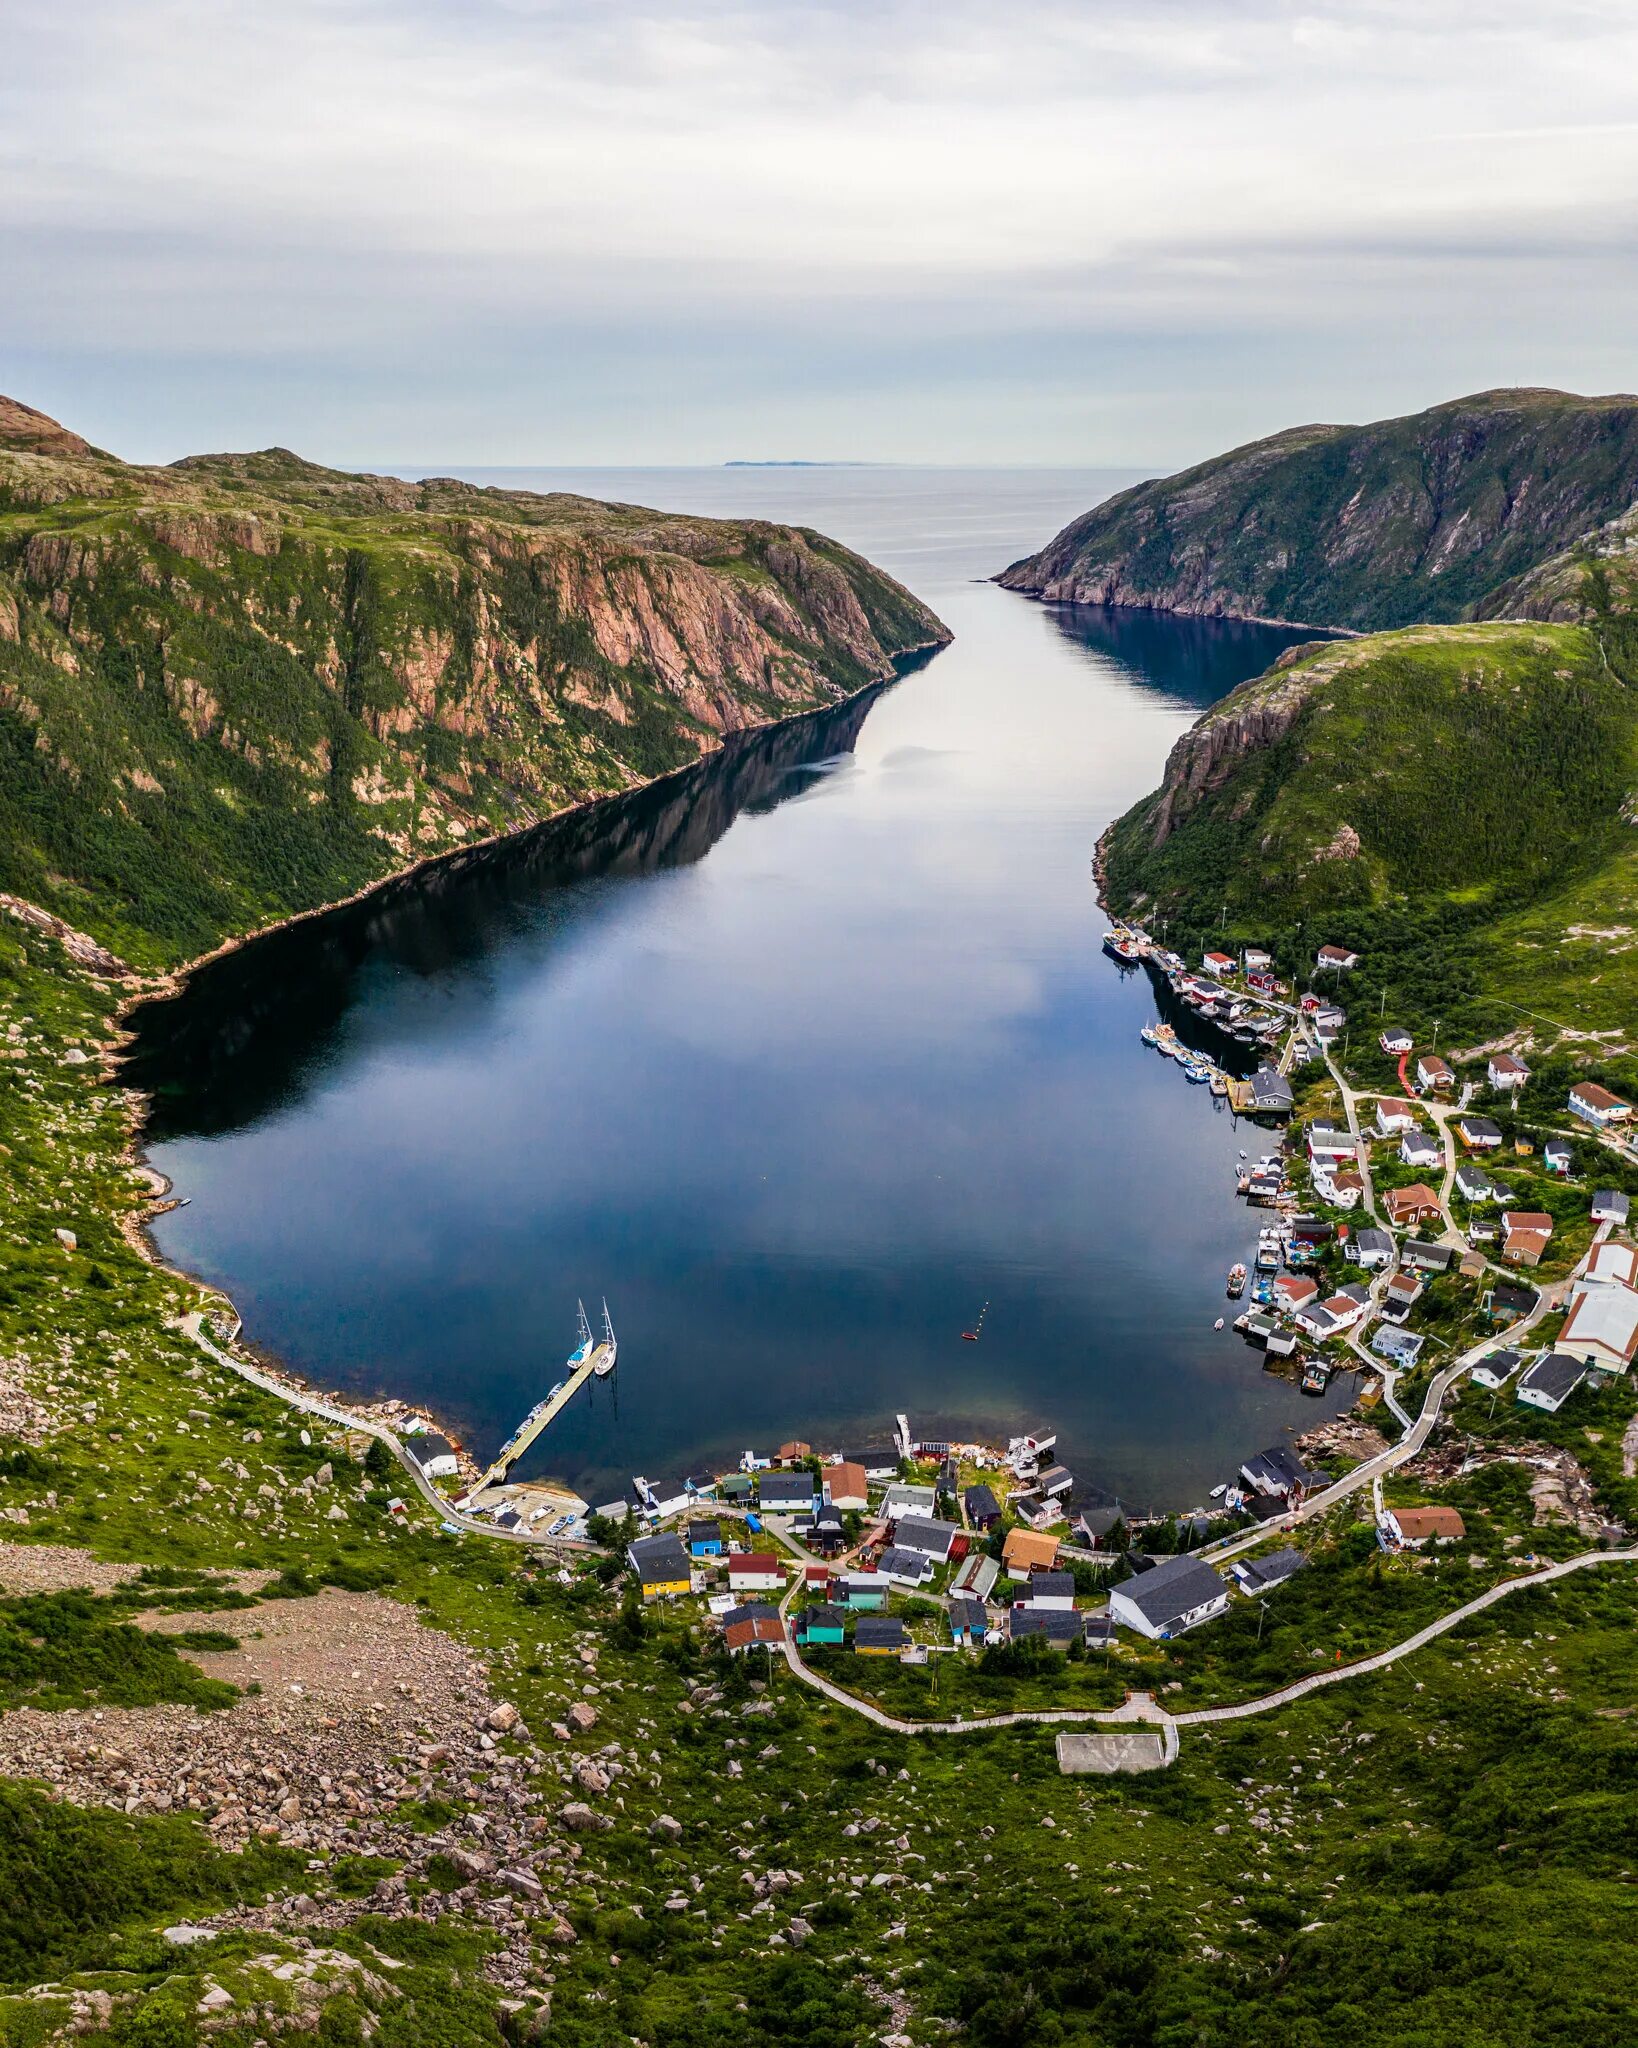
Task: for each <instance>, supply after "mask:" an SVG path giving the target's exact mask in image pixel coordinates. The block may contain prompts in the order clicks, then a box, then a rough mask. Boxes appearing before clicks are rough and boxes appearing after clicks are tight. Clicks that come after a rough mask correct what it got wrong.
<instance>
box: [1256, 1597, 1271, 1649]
mask: <svg viewBox="0 0 1638 2048" xmlns="http://www.w3.org/2000/svg"><path fill="white" fill-rule="evenodd" d="M1267 1619H1268V1602H1267V1601H1266V1600H1259V1601H1258V1602H1257V1640H1258V1642H1259V1643H1260V1642H1261V1641H1262V1639H1263V1623H1264V1622H1265V1621H1266V1620H1267Z"/></svg>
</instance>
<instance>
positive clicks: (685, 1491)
mask: <svg viewBox="0 0 1638 2048" xmlns="http://www.w3.org/2000/svg"><path fill="white" fill-rule="evenodd" d="M631 1490H632V1492H633V1493H634V1494H635V1495H636V1496H637V1506H638V1508H639V1509H640V1510H641V1512H642V1513H643V1514H645V1515H648V1516H650V1517H651V1518H652V1519H653V1520H654V1521H657V1522H664V1521H667V1520H669V1518H670V1517H671V1516H672V1515H680V1514H682V1513H683V1511H684V1510H685V1509H686V1508H687V1507H688V1506H689V1505H690V1503H691V1502H692V1501H693V1499H694V1496H695V1492H696V1488H695V1486H694V1482H693V1481H692V1480H691V1479H646V1478H644V1476H643V1475H642V1473H640V1472H639V1473H637V1474H636V1475H635V1476H634V1477H633V1479H632V1482H631ZM703 1491H704V1492H705V1493H706V1494H707V1495H709V1494H710V1493H711V1492H713V1491H714V1488H713V1487H712V1485H711V1484H710V1483H709V1482H707V1484H706V1485H705V1487H704V1488H703Z"/></svg>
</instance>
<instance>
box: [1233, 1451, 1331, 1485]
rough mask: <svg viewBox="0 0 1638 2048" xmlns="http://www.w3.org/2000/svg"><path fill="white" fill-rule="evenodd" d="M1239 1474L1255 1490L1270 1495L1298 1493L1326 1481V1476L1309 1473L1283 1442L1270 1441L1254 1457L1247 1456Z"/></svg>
mask: <svg viewBox="0 0 1638 2048" xmlns="http://www.w3.org/2000/svg"><path fill="white" fill-rule="evenodd" d="M1240 1477H1241V1478H1242V1479H1243V1480H1244V1481H1245V1482H1246V1484H1247V1486H1249V1487H1251V1488H1252V1490H1253V1491H1254V1492H1256V1493H1262V1494H1267V1495H1269V1496H1271V1497H1272V1496H1275V1495H1282V1496H1286V1495H1296V1496H1300V1495H1302V1494H1303V1493H1306V1492H1307V1490H1308V1489H1309V1488H1310V1487H1311V1486H1323V1485H1324V1484H1325V1475H1324V1474H1323V1473H1320V1472H1310V1471H1309V1470H1308V1468H1307V1466H1305V1465H1304V1464H1303V1462H1302V1460H1301V1459H1300V1458H1299V1457H1298V1456H1297V1454H1296V1452H1295V1451H1293V1450H1292V1449H1290V1448H1289V1446H1288V1445H1286V1444H1273V1445H1271V1446H1270V1447H1269V1449H1267V1450H1266V1451H1259V1452H1258V1453H1257V1455H1256V1457H1255V1458H1248V1459H1247V1460H1246V1462H1245V1463H1244V1464H1243V1465H1242V1466H1241V1467H1240Z"/></svg>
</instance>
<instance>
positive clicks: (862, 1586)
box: [835, 1572, 893, 1608]
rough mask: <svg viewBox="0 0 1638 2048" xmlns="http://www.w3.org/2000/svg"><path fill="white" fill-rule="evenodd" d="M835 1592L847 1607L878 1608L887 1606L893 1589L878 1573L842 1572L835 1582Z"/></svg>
mask: <svg viewBox="0 0 1638 2048" xmlns="http://www.w3.org/2000/svg"><path fill="white" fill-rule="evenodd" d="M835 1590H836V1591H837V1592H838V1593H840V1594H841V1596H842V1599H843V1600H844V1601H845V1602H846V1604H847V1605H848V1606H849V1607H863V1608H878V1607H885V1606H886V1605H887V1596H888V1594H889V1593H890V1592H891V1591H892V1590H893V1589H892V1587H891V1586H889V1585H888V1583H887V1581H886V1579H884V1578H883V1577H882V1575H881V1573H880V1572H844V1573H842V1575H841V1577H840V1578H839V1579H838V1580H837V1581H836V1582H835Z"/></svg>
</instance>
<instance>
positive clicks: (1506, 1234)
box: [1502, 1209, 1553, 1266]
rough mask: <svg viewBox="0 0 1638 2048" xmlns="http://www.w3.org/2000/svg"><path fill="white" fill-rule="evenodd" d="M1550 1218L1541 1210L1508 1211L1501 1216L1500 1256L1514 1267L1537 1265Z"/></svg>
mask: <svg viewBox="0 0 1638 2048" xmlns="http://www.w3.org/2000/svg"><path fill="white" fill-rule="evenodd" d="M1552 1234H1553V1219H1552V1217H1551V1216H1549V1215H1548V1214H1547V1212H1546V1211H1545V1210H1544V1209H1507V1210H1504V1211H1503V1213H1502V1257H1503V1258H1504V1259H1506V1260H1507V1261H1508V1263H1509V1264H1510V1265H1514V1266H1539V1265H1540V1264H1541V1255H1542V1253H1543V1252H1544V1251H1546V1249H1547V1241H1548V1239H1549V1238H1550V1237H1551V1236H1552Z"/></svg>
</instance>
